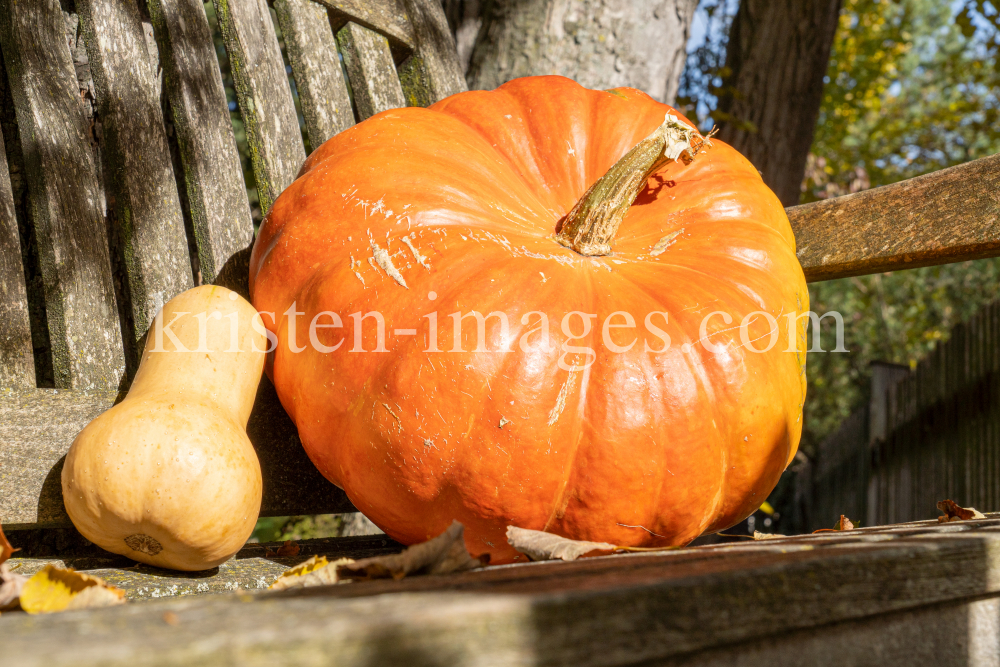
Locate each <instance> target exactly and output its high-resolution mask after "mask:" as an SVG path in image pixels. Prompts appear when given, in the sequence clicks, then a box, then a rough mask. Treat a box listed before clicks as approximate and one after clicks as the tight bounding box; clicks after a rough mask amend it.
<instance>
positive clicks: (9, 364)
mask: <svg viewBox="0 0 1000 667" xmlns="http://www.w3.org/2000/svg"><path fill="white" fill-rule="evenodd" d="M34 386H35V356H34V352H33V351H32V348H31V324H30V322H29V321H28V291H27V289H26V288H25V285H24V269H22V268H21V242H20V240H19V239H18V231H17V218H16V217H15V214H14V193H13V191H12V190H11V187H10V172H9V171H8V170H7V151H6V150H5V149H4V143H3V134H0V389H12V388H21V389H24V388H29V387H34Z"/></svg>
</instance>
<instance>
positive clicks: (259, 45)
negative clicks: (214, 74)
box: [212, 0, 306, 213]
mask: <svg viewBox="0 0 1000 667" xmlns="http://www.w3.org/2000/svg"><path fill="white" fill-rule="evenodd" d="M212 1H213V4H214V5H215V11H216V14H217V16H218V17H219V27H220V29H221V30H222V37H223V39H224V41H225V43H226V51H227V53H228V54H229V63H230V66H231V67H232V73H233V81H234V82H235V84H236V98H237V100H238V101H239V104H240V113H241V114H242V115H243V126H244V127H245V128H246V133H247V143H248V144H249V145H250V157H251V159H252V160H253V173H254V176H255V177H256V179H257V194H258V196H259V197H260V207H261V210H262V211H264V212H265V213H266V212H267V210H268V209H269V208H270V207H271V204H272V203H274V200H275V199H277V198H278V195H279V194H281V191H282V190H284V189H285V188H286V187H288V186H289V185H291V183H292V181H294V180H295V176H296V174H298V171H299V167H301V166H302V162H303V161H304V160H305V159H306V154H305V148H304V147H303V145H302V133H301V132H300V131H299V120H298V115H297V114H296V113H295V104H294V102H293V101H292V90H291V88H290V87H289V85H288V76H287V75H286V74H285V65H284V61H283V60H282V57H281V48H280V47H279V46H278V37H277V35H275V32H274V24H273V23H272V22H271V13H270V11H269V10H268V8H267V3H266V1H265V0H212Z"/></svg>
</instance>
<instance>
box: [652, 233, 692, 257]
mask: <svg viewBox="0 0 1000 667" xmlns="http://www.w3.org/2000/svg"><path fill="white" fill-rule="evenodd" d="M683 231H684V230H683V229H678V230H677V231H676V232H671V233H669V234H667V235H666V236H664V237H663V238H661V239H660V240H659V241H657V242H656V244H655V245H654V246H653V247H652V249H650V251H649V254H650V255H651V256H652V257H656V256H657V255H662V254H663V253H664V252H665V251H666V249H667V248H669V247H670V246H672V245H673V244H674V243H675V241H674V239H676V238H677V237H678V236H680V235H681V233H682V232H683Z"/></svg>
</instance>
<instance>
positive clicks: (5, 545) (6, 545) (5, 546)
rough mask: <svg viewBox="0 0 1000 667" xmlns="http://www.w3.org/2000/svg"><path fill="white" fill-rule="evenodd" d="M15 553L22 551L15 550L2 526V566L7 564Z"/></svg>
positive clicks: (0, 546)
mask: <svg viewBox="0 0 1000 667" xmlns="http://www.w3.org/2000/svg"><path fill="white" fill-rule="evenodd" d="M15 551H20V549H15V548H14V547H12V546H11V545H10V542H8V541H7V536H6V535H4V534H3V526H0V564H2V563H6V562H7V559H8V558H10V557H11V556H12V555H14V552H15Z"/></svg>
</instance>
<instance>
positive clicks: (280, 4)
mask: <svg viewBox="0 0 1000 667" xmlns="http://www.w3.org/2000/svg"><path fill="white" fill-rule="evenodd" d="M274 11H275V13H277V15H278V24H279V25H280V26H281V34H282V35H284V38H285V49H286V50H287V51H288V59H289V60H290V61H291V63H292V75H293V76H294V77H295V85H296V87H297V88H298V91H299V102H300V103H301V104H302V117H303V118H304V119H305V122H306V136H307V137H309V143H310V145H311V146H312V149H313V150H316V149H317V148H319V147H320V145H322V144H323V142H325V141H326V140H327V139H329V138H330V137H332V136H333V135H335V134H337V133H338V132H341V131H343V130H346V129H347V128H349V127H350V126H351V125H354V111H353V110H352V109H351V98H350V95H349V94H348V92H347V82H346V81H345V80H344V73H343V71H342V70H341V67H340V55H339V54H338V53H337V40H336V38H334V36H333V30H332V29H331V28H330V19H329V17H328V16H327V10H326V8H325V7H323V6H322V5H319V4H317V3H315V2H313V1H312V0H276V1H275V3H274Z"/></svg>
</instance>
